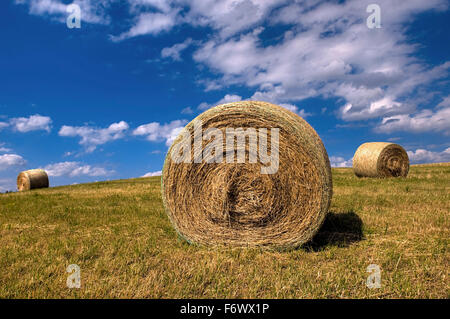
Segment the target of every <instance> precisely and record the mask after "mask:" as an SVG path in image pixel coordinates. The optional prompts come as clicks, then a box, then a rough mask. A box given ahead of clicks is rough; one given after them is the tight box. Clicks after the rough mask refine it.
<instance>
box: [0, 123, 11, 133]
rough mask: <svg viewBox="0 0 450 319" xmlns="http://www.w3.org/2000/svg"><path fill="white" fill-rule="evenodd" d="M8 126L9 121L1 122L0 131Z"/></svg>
mask: <svg viewBox="0 0 450 319" xmlns="http://www.w3.org/2000/svg"><path fill="white" fill-rule="evenodd" d="M8 126H9V123H6V122H0V131H1V130H2V129H4V128H6V127H8Z"/></svg>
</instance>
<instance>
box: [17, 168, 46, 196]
mask: <svg viewBox="0 0 450 319" xmlns="http://www.w3.org/2000/svg"><path fill="white" fill-rule="evenodd" d="M48 186H49V182H48V175H47V173H46V172H45V171H44V170H43V169H31V170H28V171H24V172H21V173H20V174H19V176H17V189H18V190H19V192H22V191H28V190H31V189H36V188H46V187H48Z"/></svg>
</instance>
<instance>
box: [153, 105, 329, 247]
mask: <svg viewBox="0 0 450 319" xmlns="http://www.w3.org/2000/svg"><path fill="white" fill-rule="evenodd" d="M199 123H200V124H201V125H202V128H201V132H203V137H200V138H201V139H200V141H201V142H200V144H197V145H199V146H198V147H197V146H196V144H195V137H196V136H197V134H198V131H197V130H196V126H197V128H198V126H199ZM229 128H234V129H238V128H242V129H243V130H248V131H250V130H251V128H254V129H255V130H256V131H257V132H258V134H262V135H257V137H258V143H257V144H258V146H259V147H260V145H261V143H264V140H263V139H262V138H261V136H263V137H264V133H265V132H267V133H269V132H270V135H269V134H267V135H266V138H267V140H265V141H267V144H266V145H267V150H268V149H269V146H268V145H269V144H270V147H271V149H270V154H271V156H272V155H275V156H274V158H275V157H276V155H277V154H278V166H277V169H267V168H268V167H269V166H271V167H272V168H273V166H276V165H274V162H275V160H274V161H273V162H270V163H269V162H268V161H267V158H265V157H264V155H261V154H262V153H263V152H261V149H260V148H257V149H256V152H255V148H251V147H250V145H251V143H250V141H251V138H250V137H249V138H248V143H247V139H245V144H244V145H242V143H241V144H240V143H236V144H235V143H234V137H233V136H232V135H231V137H232V143H233V144H232V149H231V151H230V149H228V150H227V148H226V147H227V145H226V144H227V141H226V140H227V139H228V138H229V135H228V131H227V129H229ZM214 129H215V130H216V133H217V131H219V133H220V132H221V133H222V136H223V139H222V140H220V138H219V137H218V136H217V135H215V136H214V138H212V137H211V136H209V135H208V134H207V132H208V131H210V130H214ZM272 129H273V131H272ZM277 129H278V132H279V134H278V143H276V141H277V137H276V136H277V135H276V132H275V131H276V130H277ZM265 130H266V131H265ZM205 135H206V139H205ZM253 137H255V135H253ZM269 137H270V139H269ZM186 140H189V141H194V142H193V143H192V144H189V145H188V148H186V149H184V150H187V151H186V154H187V155H186V154H184V155H186V157H184V161H183V162H180V160H176V159H177V153H178V155H180V154H181V153H180V149H182V145H185V144H183V143H185V142H186ZM214 143H215V144H214ZM211 145H215V146H219V147H220V148H219V149H218V151H217V152H216V149H215V150H214V154H213V152H211V148H210V147H209V146H211ZM235 145H236V148H235ZM222 150H224V151H222ZM242 150H244V152H243V153H245V158H244V162H242V159H243V158H241V160H239V152H240V151H242ZM210 152H211V153H210ZM258 152H259V153H258ZM182 153H184V151H183V152H182ZM256 153H258V154H256ZM268 153H269V152H268ZM208 154H209V155H208ZM235 154H236V155H237V156H236V158H235V160H233V161H228V157H227V156H228V155H230V158H233V159H234V155H235ZM252 156H255V157H257V156H259V160H258V161H256V162H255V161H253V162H252V161H251V158H252ZM202 157H203V158H202ZM220 157H222V161H220ZM174 158H175V160H174ZM199 159H200V160H199ZM218 159H219V160H218ZM253 159H254V157H253ZM263 159H264V160H263ZM162 197H163V202H164V206H165V208H166V212H167V214H168V216H169V218H170V220H171V222H172V224H173V225H174V227H175V229H176V230H177V232H178V234H179V235H180V236H181V237H182V238H184V239H185V240H187V241H188V242H190V243H197V244H200V245H206V246H217V245H226V246H235V247H254V246H262V247H270V248H273V249H282V250H285V249H290V248H295V247H298V246H299V245H301V244H303V243H305V242H307V241H309V240H310V239H311V238H312V237H313V235H314V234H315V233H316V232H317V230H318V229H319V227H320V226H321V224H322V222H323V220H324V218H325V216H326V214H327V212H328V208H329V205H330V201H331V197H332V181H331V168H330V162H329V159H328V155H327V152H326V150H325V148H324V146H323V144H322V141H321V139H320V137H319V136H318V135H317V133H316V132H315V131H314V129H313V128H312V127H311V126H310V125H309V124H308V123H307V122H306V121H305V120H303V119H302V118H301V117H299V116H298V115H296V114H294V113H292V112H290V111H288V110H286V109H284V108H282V107H280V106H277V105H274V104H270V103H266V102H259V101H241V102H236V103H229V104H223V105H219V106H216V107H214V108H211V109H209V110H207V111H206V112H204V113H202V114H200V115H199V116H198V117H197V118H196V119H194V120H193V121H192V122H190V123H189V124H188V125H187V126H186V127H185V128H184V129H183V130H182V131H181V133H180V134H179V135H178V137H177V138H176V139H175V141H174V142H173V144H172V146H171V147H170V149H169V151H168V154H167V157H166V159H165V162H164V167H163V172H162Z"/></svg>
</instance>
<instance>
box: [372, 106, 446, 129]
mask: <svg viewBox="0 0 450 319" xmlns="http://www.w3.org/2000/svg"><path fill="white" fill-rule="evenodd" d="M375 131H376V132H378V133H391V132H394V131H405V132H410V133H422V132H443V133H444V134H446V135H450V107H444V108H438V109H437V110H436V111H432V110H428V109H426V110H422V111H420V112H418V113H416V114H413V115H408V114H401V115H395V116H390V117H385V118H383V120H382V121H381V124H379V125H378V126H377V127H375Z"/></svg>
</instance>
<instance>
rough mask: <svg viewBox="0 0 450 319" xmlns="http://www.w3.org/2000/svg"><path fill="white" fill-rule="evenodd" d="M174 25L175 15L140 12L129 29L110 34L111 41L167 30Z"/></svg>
mask: <svg viewBox="0 0 450 319" xmlns="http://www.w3.org/2000/svg"><path fill="white" fill-rule="evenodd" d="M174 25H175V15H174V14H165V13H159V12H158V13H142V14H140V15H139V16H138V17H137V18H136V22H135V24H134V25H133V27H131V29H130V30H128V31H126V32H124V33H122V34H120V35H118V36H111V40H112V41H122V40H125V39H128V38H132V37H136V36H140V35H146V34H152V35H156V34H158V33H160V32H163V31H169V30H170V29H172V27H173V26H174Z"/></svg>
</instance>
